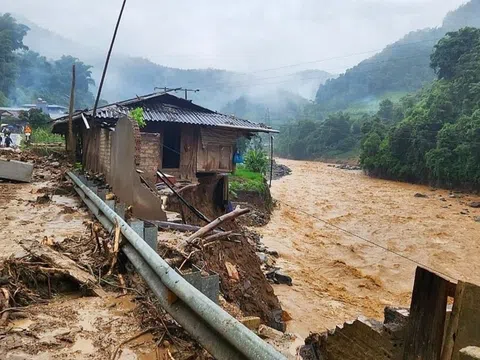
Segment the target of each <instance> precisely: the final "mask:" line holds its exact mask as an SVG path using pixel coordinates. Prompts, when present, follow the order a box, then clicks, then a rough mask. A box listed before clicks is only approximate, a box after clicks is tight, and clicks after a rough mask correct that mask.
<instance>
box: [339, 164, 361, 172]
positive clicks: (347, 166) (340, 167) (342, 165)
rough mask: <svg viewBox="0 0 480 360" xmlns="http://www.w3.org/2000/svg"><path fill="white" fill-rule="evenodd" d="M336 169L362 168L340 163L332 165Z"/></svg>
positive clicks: (351, 169)
mask: <svg viewBox="0 0 480 360" xmlns="http://www.w3.org/2000/svg"><path fill="white" fill-rule="evenodd" d="M334 167H335V168H336V169H340V170H349V171H358V170H362V168H361V167H360V166H358V165H349V164H340V165H334Z"/></svg>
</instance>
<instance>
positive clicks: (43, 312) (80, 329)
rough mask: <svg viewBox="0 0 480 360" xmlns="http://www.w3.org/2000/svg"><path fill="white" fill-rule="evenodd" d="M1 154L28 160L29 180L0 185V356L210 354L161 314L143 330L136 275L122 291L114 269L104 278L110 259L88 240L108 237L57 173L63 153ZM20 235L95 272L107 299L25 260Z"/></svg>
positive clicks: (145, 298) (145, 304)
mask: <svg viewBox="0 0 480 360" xmlns="http://www.w3.org/2000/svg"><path fill="white" fill-rule="evenodd" d="M0 156H3V157H7V158H10V159H12V158H14V159H17V160H21V161H30V162H34V175H33V181H32V183H29V184H21V183H12V182H8V181H1V182H0V208H1V211H0V269H1V272H2V276H1V277H0V298H1V299H2V303H1V304H0V309H1V310H2V316H1V319H0V358H1V359H73V358H74V359H106V358H110V357H111V356H112V354H113V353H114V352H115V350H116V349H117V348H118V354H117V359H168V358H169V356H170V355H172V354H173V356H174V357H175V359H188V358H199V359H202V358H210V357H209V356H208V355H207V354H205V352H204V351H203V350H202V349H201V348H199V346H198V345H197V344H196V343H195V342H194V341H192V340H191V339H190V338H189V336H188V335H186V334H185V333H184V332H183V330H181V329H180V328H179V327H178V325H176V324H175V323H174V322H173V321H172V320H171V318H169V317H168V316H166V315H165V314H163V313H162V312H161V311H160V312H158V313H157V315H158V316H157V318H156V319H157V322H156V323H155V322H154V323H152V324H151V325H149V326H152V328H151V329H150V328H147V329H146V328H145V325H146V324H147V322H146V321H144V320H145V316H146V315H148V314H152V313H151V311H150V312H147V313H145V312H144V311H137V310H136V309H138V308H142V309H147V308H149V306H151V305H152V299H151V298H150V296H149V292H148V291H146V290H142V291H141V292H140V291H139V290H137V288H139V287H141V286H142V283H141V281H140V280H139V279H136V280H135V276H133V275H129V273H128V272H126V273H124V277H125V279H126V282H127V284H128V287H129V292H128V295H124V292H123V290H122V289H121V288H122V285H121V283H120V282H119V278H118V277H117V274H118V272H117V270H115V271H114V273H113V275H111V276H110V277H105V275H104V274H105V273H106V270H105V265H107V266H108V265H109V263H105V261H108V257H107V256H105V255H104V254H103V255H102V254H100V253H99V251H98V249H96V241H95V239H94V238H95V234H97V235H98V236H99V238H100V240H101V241H102V242H103V243H104V244H105V243H107V242H108V241H111V235H110V234H106V233H105V232H104V231H102V230H101V227H100V226H99V225H98V224H96V223H94V222H92V219H91V215H90V214H89V213H88V211H87V210H86V208H85V207H84V205H83V204H82V203H81V202H80V200H79V198H78V197H75V196H73V193H72V187H71V185H70V184H69V183H68V182H66V181H65V180H64V177H63V172H64V171H65V169H66V168H67V165H66V162H65V158H64V156H63V155H62V154H57V155H52V156H50V155H49V156H39V155H36V154H34V153H31V152H23V153H14V152H9V153H7V154H5V153H3V152H2V153H1V154H0ZM24 239H32V240H36V241H38V242H40V243H42V244H44V246H49V247H51V248H53V249H55V250H57V251H59V252H61V253H62V254H64V255H67V256H69V257H71V258H72V259H74V260H75V261H76V263H77V264H79V265H80V266H81V267H83V269H84V270H85V271H88V272H90V273H92V274H95V276H98V275H99V278H102V280H101V281H100V283H101V284H102V285H103V286H104V289H105V290H106V291H107V296H106V297H104V298H99V297H91V296H83V295H86V292H85V291H84V289H80V288H79V286H78V284H75V283H72V279H70V278H66V277H64V276H57V275H55V269H51V268H48V266H49V265H48V264H44V263H42V262H39V261H38V260H36V259H33V258H31V257H30V256H29V255H28V254H27V253H26V252H25V251H24V249H23V248H22V247H21V246H20V241H21V240H24ZM107 269H108V267H107ZM123 271H125V269H124V270H123ZM52 274H53V275H52ZM5 291H6V292H5ZM5 293H7V294H8V297H9V300H8V301H9V303H8V305H5V303H4V300H5ZM11 307H13V308H14V309H12V310H9V311H4V310H5V309H6V308H11ZM6 314H8V317H6V316H5V315H6ZM4 318H5V321H4ZM149 320H155V319H153V318H152V317H150V318H149ZM145 330H148V331H145ZM138 334H141V336H139V337H138V338H135V339H132V340H131V341H129V342H128V343H127V344H124V345H121V344H122V343H123V342H124V341H126V340H129V339H131V338H132V337H133V336H135V335H138ZM119 345H121V346H119ZM169 354H170V355H169Z"/></svg>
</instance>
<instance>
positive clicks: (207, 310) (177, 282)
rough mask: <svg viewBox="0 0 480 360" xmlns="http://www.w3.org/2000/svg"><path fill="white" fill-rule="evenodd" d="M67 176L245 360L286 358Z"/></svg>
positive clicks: (82, 185) (164, 280)
mask: <svg viewBox="0 0 480 360" xmlns="http://www.w3.org/2000/svg"><path fill="white" fill-rule="evenodd" d="M67 174H68V175H69V177H70V178H71V179H72V180H73V181H74V182H75V184H76V185H77V186H78V187H79V188H80V189H81V190H82V191H83V192H84V193H85V195H87V196H88V197H89V198H90V199H91V200H92V202H93V203H94V204H95V205H96V206H97V207H98V208H99V209H100V210H101V211H102V212H103V213H104V214H105V216H106V217H107V218H108V219H109V220H110V221H111V222H115V221H117V222H118V224H119V226H120V231H121V232H122V234H123V235H124V236H125V238H126V239H127V240H128V241H129V242H130V244H131V245H132V246H133V247H134V248H135V250H137V251H138V253H139V254H140V255H141V256H142V258H143V259H144V261H146V262H147V263H148V264H149V265H150V267H151V269H152V270H153V271H154V272H155V273H156V274H157V275H158V277H159V278H160V280H161V281H162V283H163V284H164V285H165V286H166V287H167V288H169V289H170V290H171V291H172V292H173V293H174V294H175V295H177V296H178V297H179V298H180V299H181V300H183V301H184V302H185V304H186V305H188V306H189V307H190V308H191V309H192V310H193V311H195V312H196V313H197V314H198V315H199V316H200V317H201V318H202V319H203V320H204V321H206V322H207V323H208V325H210V327H212V328H213V329H215V330H216V331H217V332H218V333H219V334H221V335H222V336H223V337H224V338H225V339H226V340H227V341H228V342H229V343H230V344H232V345H234V346H235V347H236V348H237V350H239V351H240V352H241V353H242V354H244V355H245V356H246V357H247V359H259V360H260V359H261V360H266V359H272V360H280V359H286V358H285V356H283V355H282V354H280V353H279V352H278V351H277V350H275V349H274V348H273V347H272V346H271V345H269V344H267V343H266V342H264V341H263V340H262V339H260V338H259V337H258V336H257V335H255V334H254V333H253V332H252V331H250V330H249V329H247V328H246V327H245V326H244V325H242V324H241V323H240V322H238V321H237V320H236V319H234V318H233V317H232V316H231V315H230V314H228V313H227V312H226V311H225V310H223V309H222V308H220V307H219V306H218V305H217V304H215V303H214V302H213V301H212V300H210V299H209V298H207V297H206V296H205V295H204V294H202V293H201V292H200V291H199V290H197V289H196V288H194V287H193V286H192V285H191V284H189V283H188V282H187V281H186V280H185V279H184V278H183V277H182V276H181V275H180V274H178V273H177V272H176V271H175V270H174V269H172V268H171V267H170V266H169V265H168V264H167V263H166V262H165V260H163V259H162V258H161V257H160V256H159V255H158V254H157V252H156V251H154V250H153V249H152V248H151V247H150V246H148V245H147V244H146V243H145V241H143V239H142V238H141V237H140V236H138V234H137V233H135V232H134V231H133V230H132V229H131V228H130V226H128V224H127V223H126V222H125V221H124V220H123V219H122V218H121V217H119V216H118V215H117V214H116V213H115V212H114V211H113V210H112V209H110V208H109V207H108V206H107V205H106V204H105V203H104V202H103V201H102V200H101V199H100V198H99V197H98V196H97V195H96V194H95V193H93V192H92V191H91V190H90V189H89V188H88V187H86V186H85V185H84V184H83V183H82V182H81V181H80V180H79V179H78V178H77V177H76V176H75V175H74V174H73V173H72V172H70V171H69V172H68V173H67Z"/></svg>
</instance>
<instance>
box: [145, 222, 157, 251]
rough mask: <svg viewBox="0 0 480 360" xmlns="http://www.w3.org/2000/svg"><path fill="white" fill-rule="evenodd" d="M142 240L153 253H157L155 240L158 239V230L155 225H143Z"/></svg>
mask: <svg viewBox="0 0 480 360" xmlns="http://www.w3.org/2000/svg"><path fill="white" fill-rule="evenodd" d="M143 235H144V236H143V239H144V240H145V242H146V243H147V244H148V245H149V246H150V247H151V248H152V249H153V250H155V251H157V242H158V240H157V238H158V228H157V227H156V226H155V225H147V224H145V229H144V230H143Z"/></svg>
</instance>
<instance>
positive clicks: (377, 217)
mask: <svg viewBox="0 0 480 360" xmlns="http://www.w3.org/2000/svg"><path fill="white" fill-rule="evenodd" d="M279 162H280V163H283V164H285V165H287V166H289V167H290V168H291V169H292V170H293V173H292V175H289V176H286V177H284V178H282V179H280V180H276V181H274V182H273V186H272V195H273V197H274V198H275V199H277V200H279V206H278V208H277V209H276V210H275V211H274V214H273V216H272V220H271V221H270V223H269V224H268V225H266V226H265V227H264V228H260V229H258V230H259V231H260V232H261V234H262V235H263V237H264V240H263V241H264V243H265V245H267V246H268V247H270V248H272V249H276V250H278V251H279V253H280V259H279V260H278V262H277V264H279V266H281V267H282V268H283V270H284V271H285V273H287V274H288V275H290V276H291V277H292V278H293V286H292V287H289V286H287V285H276V286H275V292H276V294H277V295H278V296H279V298H280V301H281V303H282V305H283V307H284V309H286V310H287V311H288V312H289V313H290V315H291V316H292V317H293V320H292V321H290V322H288V331H290V332H294V333H297V334H300V335H301V336H303V337H305V336H307V335H308V333H309V332H310V331H317V332H321V331H324V330H326V329H330V328H332V327H334V326H335V325H336V324H340V323H343V322H344V321H348V320H352V319H354V318H356V317H357V316H358V315H360V314H363V315H365V316H369V317H373V318H377V319H379V320H381V319H382V318H383V309H384V307H385V306H387V305H395V306H397V305H398V306H408V305H409V302H410V294H411V290H412V285H413V278H414V273H415V268H416V264H415V263H414V262H412V261H409V260H407V259H405V258H403V257H401V256H398V255H395V254H393V253H392V252H388V251H385V250H383V249H381V248H380V247H377V246H375V245H372V244H371V243H369V242H367V241H365V240H361V239H360V238H358V237H355V236H353V235H351V234H348V233H345V232H342V231H341V230H339V229H337V228H334V227H332V226H328V225H326V224H325V223H324V222H323V221H322V220H326V221H328V222H329V223H331V224H333V225H335V226H338V227H340V228H342V229H345V230H347V231H349V232H351V233H353V234H356V235H359V236H360V237H362V238H364V239H366V240H369V241H373V242H375V243H377V244H379V245H381V246H382V247H386V248H387V249H389V250H391V251H393V252H397V253H399V254H401V255H403V256H405V257H408V258H410V259H412V260H414V261H416V262H419V263H422V264H425V265H427V266H428V267H431V268H433V269H435V270H436V271H439V272H442V273H444V274H446V275H448V276H450V277H452V278H453V279H463V280H468V281H471V282H475V283H480V271H479V270H480V264H479V263H478V256H479V254H480V241H479V237H480V222H477V221H475V218H476V217H479V218H478V219H477V220H480V209H474V208H472V207H470V206H468V204H469V203H470V202H472V201H479V200H480V198H479V197H477V196H473V195H462V194H450V192H449V191H446V190H435V189H432V188H429V187H427V186H419V185H412V184H406V183H401V182H393V181H386V180H380V179H373V178H370V177H368V176H366V175H364V174H363V173H362V172H361V171H348V170H341V169H337V168H334V167H331V166H328V165H327V164H324V163H318V162H306V161H293V160H280V161H279ZM417 193H419V194H423V195H426V196H427V197H415V194H417ZM417 196H418V195H417ZM289 205H290V206H289ZM291 206H293V207H291ZM306 213H308V214H311V215H312V216H310V215H307V214H306Z"/></svg>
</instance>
